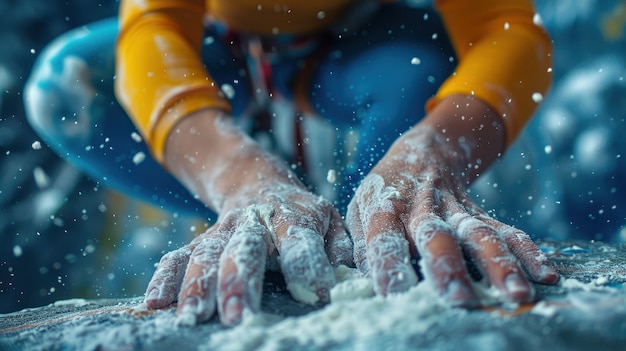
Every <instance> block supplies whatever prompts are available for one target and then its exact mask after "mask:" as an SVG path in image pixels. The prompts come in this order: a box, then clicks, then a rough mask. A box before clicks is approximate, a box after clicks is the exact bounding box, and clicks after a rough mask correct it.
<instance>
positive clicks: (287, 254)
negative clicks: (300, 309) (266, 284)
mask: <svg viewBox="0 0 626 351" xmlns="http://www.w3.org/2000/svg"><path fill="white" fill-rule="evenodd" d="M279 251H280V268H281V271H282V272H283V276H284V277H285V282H286V283H287V289H288V290H289V292H290V293H291V296H292V297H293V298H294V299H296V300H297V301H300V302H302V303H306V304H310V305H314V304H316V303H318V302H322V303H327V302H329V301H330V289H331V288H332V287H333V286H334V285H335V275H334V270H333V269H332V266H331V264H330V261H328V257H327V256H326V252H325V251H324V241H323V239H322V237H321V236H320V235H319V234H318V233H316V232H315V231H314V230H312V229H309V228H305V227H300V226H291V227H289V228H288V229H287V233H286V235H285V236H283V237H282V238H281V241H280V246H279Z"/></svg>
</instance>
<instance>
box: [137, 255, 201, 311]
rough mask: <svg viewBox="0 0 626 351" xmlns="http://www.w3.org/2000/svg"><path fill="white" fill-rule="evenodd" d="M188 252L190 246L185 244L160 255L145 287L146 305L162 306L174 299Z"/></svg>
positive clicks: (150, 306) (149, 306)
mask: <svg viewBox="0 0 626 351" xmlns="http://www.w3.org/2000/svg"><path fill="white" fill-rule="evenodd" d="M190 254H191V250H190V248H189V247H187V246H185V247H182V248H180V249H177V250H174V251H170V252H168V253H166V254H165V255H163V257H161V260H160V261H159V264H158V265H157V269H156V271H155V272H154V274H153V275H152V279H150V283H148V288H147V289H146V297H145V299H144V302H145V304H146V307H148V308H149V309H156V308H162V307H165V306H168V305H170V304H171V303H172V302H174V301H176V297H177V296H178V292H179V289H180V284H181V282H182V281H183V277H184V275H185V269H186V268H187V262H188V261H189V255H190Z"/></svg>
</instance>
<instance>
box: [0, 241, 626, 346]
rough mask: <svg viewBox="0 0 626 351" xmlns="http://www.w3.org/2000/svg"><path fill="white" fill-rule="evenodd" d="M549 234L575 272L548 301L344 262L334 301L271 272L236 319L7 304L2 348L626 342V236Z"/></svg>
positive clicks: (554, 249)
mask: <svg viewBox="0 0 626 351" xmlns="http://www.w3.org/2000/svg"><path fill="white" fill-rule="evenodd" d="M539 245H540V247H541V248H542V249H543V250H544V252H546V255H547V256H548V257H549V258H550V259H551V260H552V261H553V262H555V264H556V265H557V267H558V269H559V271H560V272H561V273H562V274H563V276H564V278H563V279H562V280H561V282H560V284H559V285H557V286H541V285H538V286H536V288H537V293H538V295H539V297H540V298H541V301H540V302H539V303H537V304H534V305H528V306H517V305H508V306H507V305H504V306H503V305H496V306H492V307H491V308H485V309H482V310H475V311H468V310H464V309H460V308H451V307H448V306H446V305H444V304H443V303H442V302H441V301H440V300H439V297H438V296H437V295H436V294H434V293H433V292H432V291H431V290H430V287H429V285H428V284H419V285H417V286H416V287H414V288H412V289H411V290H409V291H408V292H406V293H403V294H398V295H392V296H390V297H388V298H381V297H373V296H372V290H371V284H368V281H367V280H364V279H363V278H362V277H360V276H359V275H358V274H357V273H355V272H354V271H352V270H350V269H347V268H345V267H341V268H339V269H337V270H336V271H335V273H336V274H335V275H336V278H337V281H338V285H336V286H335V288H334V289H333V290H332V291H331V299H332V302H331V304H329V305H326V306H324V307H319V306H318V307H312V306H308V305H305V304H301V303H298V302H295V301H294V300H293V299H292V298H291V297H290V296H289V294H288V293H287V289H286V287H285V284H284V282H283V281H282V280H281V279H280V276H277V275H268V276H267V277H266V278H267V279H266V282H265V285H264V294H263V301H262V306H261V308H262V311H263V312H262V313H260V314H257V315H247V316H245V317H244V320H243V323H242V324H241V325H239V326H237V327H234V328H224V327H223V326H221V325H220V324H219V323H218V322H217V320H216V319H212V320H210V321H209V322H208V323H204V324H201V325H199V326H196V327H184V326H180V325H177V323H176V316H175V309H174V306H171V307H168V308H165V309H162V310H158V311H148V310H146V309H145V307H143V306H142V304H141V300H142V299H141V298H140V297H138V298H133V299H118V300H81V299H74V300H66V301H62V302H58V303H55V304H52V305H50V306H46V307H42V308H36V309H29V310H23V311H20V312H15V313H11V314H6V315H0V349H3V350H4V349H9V350H60V349H62V350H157V351H158V350H172V349H181V350H182V349H184V350H200V351H203V350H294V349H298V350H384V349H393V350H409V349H411V350H413V349H420V350H422V349H423V350H450V349H481V350H485V349H488V350H491V349H493V350H502V349H550V350H566V349H576V350H581V349H582V350H586V349H593V350H600V349H603V350H617V349H620V347H622V346H623V345H624V344H625V343H626V289H624V288H623V284H624V282H626V245H619V244H611V245H608V244H603V243H593V242H591V243H590V242H568V243H553V242H540V244H539ZM484 289H485V291H486V292H488V290H489V288H488V287H484ZM487 295H488V294H487ZM494 303H495V302H494Z"/></svg>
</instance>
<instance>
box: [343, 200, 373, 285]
mask: <svg viewBox="0 0 626 351" xmlns="http://www.w3.org/2000/svg"><path fill="white" fill-rule="evenodd" d="M346 225H347V228H348V230H349V231H350V235H351V236H352V242H353V245H354V246H353V249H352V250H353V257H354V264H355V265H356V268H357V269H358V270H359V271H360V272H361V273H362V274H363V275H367V274H368V273H369V267H368V266H367V257H366V256H365V253H366V244H365V232H364V231H363V224H362V223H361V213H360V210H359V207H358V206H357V205H356V204H355V203H354V202H351V203H350V205H349V206H348V211H347V213H346Z"/></svg>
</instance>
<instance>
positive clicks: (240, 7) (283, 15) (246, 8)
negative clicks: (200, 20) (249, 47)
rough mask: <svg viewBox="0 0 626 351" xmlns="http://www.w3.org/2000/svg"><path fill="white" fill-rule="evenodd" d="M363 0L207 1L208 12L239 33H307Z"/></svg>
mask: <svg viewBox="0 0 626 351" xmlns="http://www.w3.org/2000/svg"><path fill="white" fill-rule="evenodd" d="M360 1H362V0H315V1H309V0H281V1H275V0H206V6H207V11H208V13H209V14H210V15H211V16H212V17H214V18H215V19H217V20H218V21H221V22H224V23H225V24H227V25H228V27H229V28H232V29H234V30H236V31H239V32H250V33H257V34H268V35H269V34H305V33H312V32H316V31H319V30H321V29H323V28H326V27H328V26H329V25H332V24H334V23H336V22H337V21H338V20H339V19H341V18H342V17H343V16H344V15H345V14H346V12H347V11H348V10H349V9H350V7H351V6H352V5H353V4H355V3H357V2H360Z"/></svg>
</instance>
